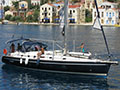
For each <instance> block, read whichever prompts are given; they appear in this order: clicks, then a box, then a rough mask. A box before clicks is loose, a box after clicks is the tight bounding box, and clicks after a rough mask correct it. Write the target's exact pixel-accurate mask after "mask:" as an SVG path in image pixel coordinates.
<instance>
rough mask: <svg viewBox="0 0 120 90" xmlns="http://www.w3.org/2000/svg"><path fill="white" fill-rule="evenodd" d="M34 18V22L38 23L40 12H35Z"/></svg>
mask: <svg viewBox="0 0 120 90" xmlns="http://www.w3.org/2000/svg"><path fill="white" fill-rule="evenodd" d="M33 18H34V22H37V21H38V18H39V11H37V10H36V11H35V12H34V14H33Z"/></svg>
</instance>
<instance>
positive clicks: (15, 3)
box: [12, 1, 19, 10]
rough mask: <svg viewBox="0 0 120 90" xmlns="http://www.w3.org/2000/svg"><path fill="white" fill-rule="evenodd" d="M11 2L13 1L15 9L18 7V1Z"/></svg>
mask: <svg viewBox="0 0 120 90" xmlns="http://www.w3.org/2000/svg"><path fill="white" fill-rule="evenodd" d="M12 3H13V5H14V7H15V9H16V10H18V8H19V7H18V6H19V5H18V3H19V2H18V1H17V2H12Z"/></svg>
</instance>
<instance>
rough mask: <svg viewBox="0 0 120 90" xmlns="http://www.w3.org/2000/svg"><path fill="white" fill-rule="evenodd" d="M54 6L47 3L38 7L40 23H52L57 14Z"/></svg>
mask: <svg viewBox="0 0 120 90" xmlns="http://www.w3.org/2000/svg"><path fill="white" fill-rule="evenodd" d="M57 8H58V7H56V6H55V5H53V4H50V3H47V4H44V5H42V6H41V7H40V21H41V22H44V23H52V22H53V20H54V17H55V16H56V13H57Z"/></svg>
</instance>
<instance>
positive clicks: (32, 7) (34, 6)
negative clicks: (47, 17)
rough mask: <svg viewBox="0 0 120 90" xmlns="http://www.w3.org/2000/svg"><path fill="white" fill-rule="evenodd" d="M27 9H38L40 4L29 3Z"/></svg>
mask: <svg viewBox="0 0 120 90" xmlns="http://www.w3.org/2000/svg"><path fill="white" fill-rule="evenodd" d="M29 9H37V10H39V9H40V6H39V5H32V4H31V5H30V6H29Z"/></svg>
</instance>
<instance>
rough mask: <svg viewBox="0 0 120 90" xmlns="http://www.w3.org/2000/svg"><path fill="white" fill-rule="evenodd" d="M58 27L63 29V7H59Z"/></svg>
mask: <svg viewBox="0 0 120 90" xmlns="http://www.w3.org/2000/svg"><path fill="white" fill-rule="evenodd" d="M59 14H60V28H61V29H63V27H64V25H65V24H64V7H63V8H61V10H60V13H59Z"/></svg>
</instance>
